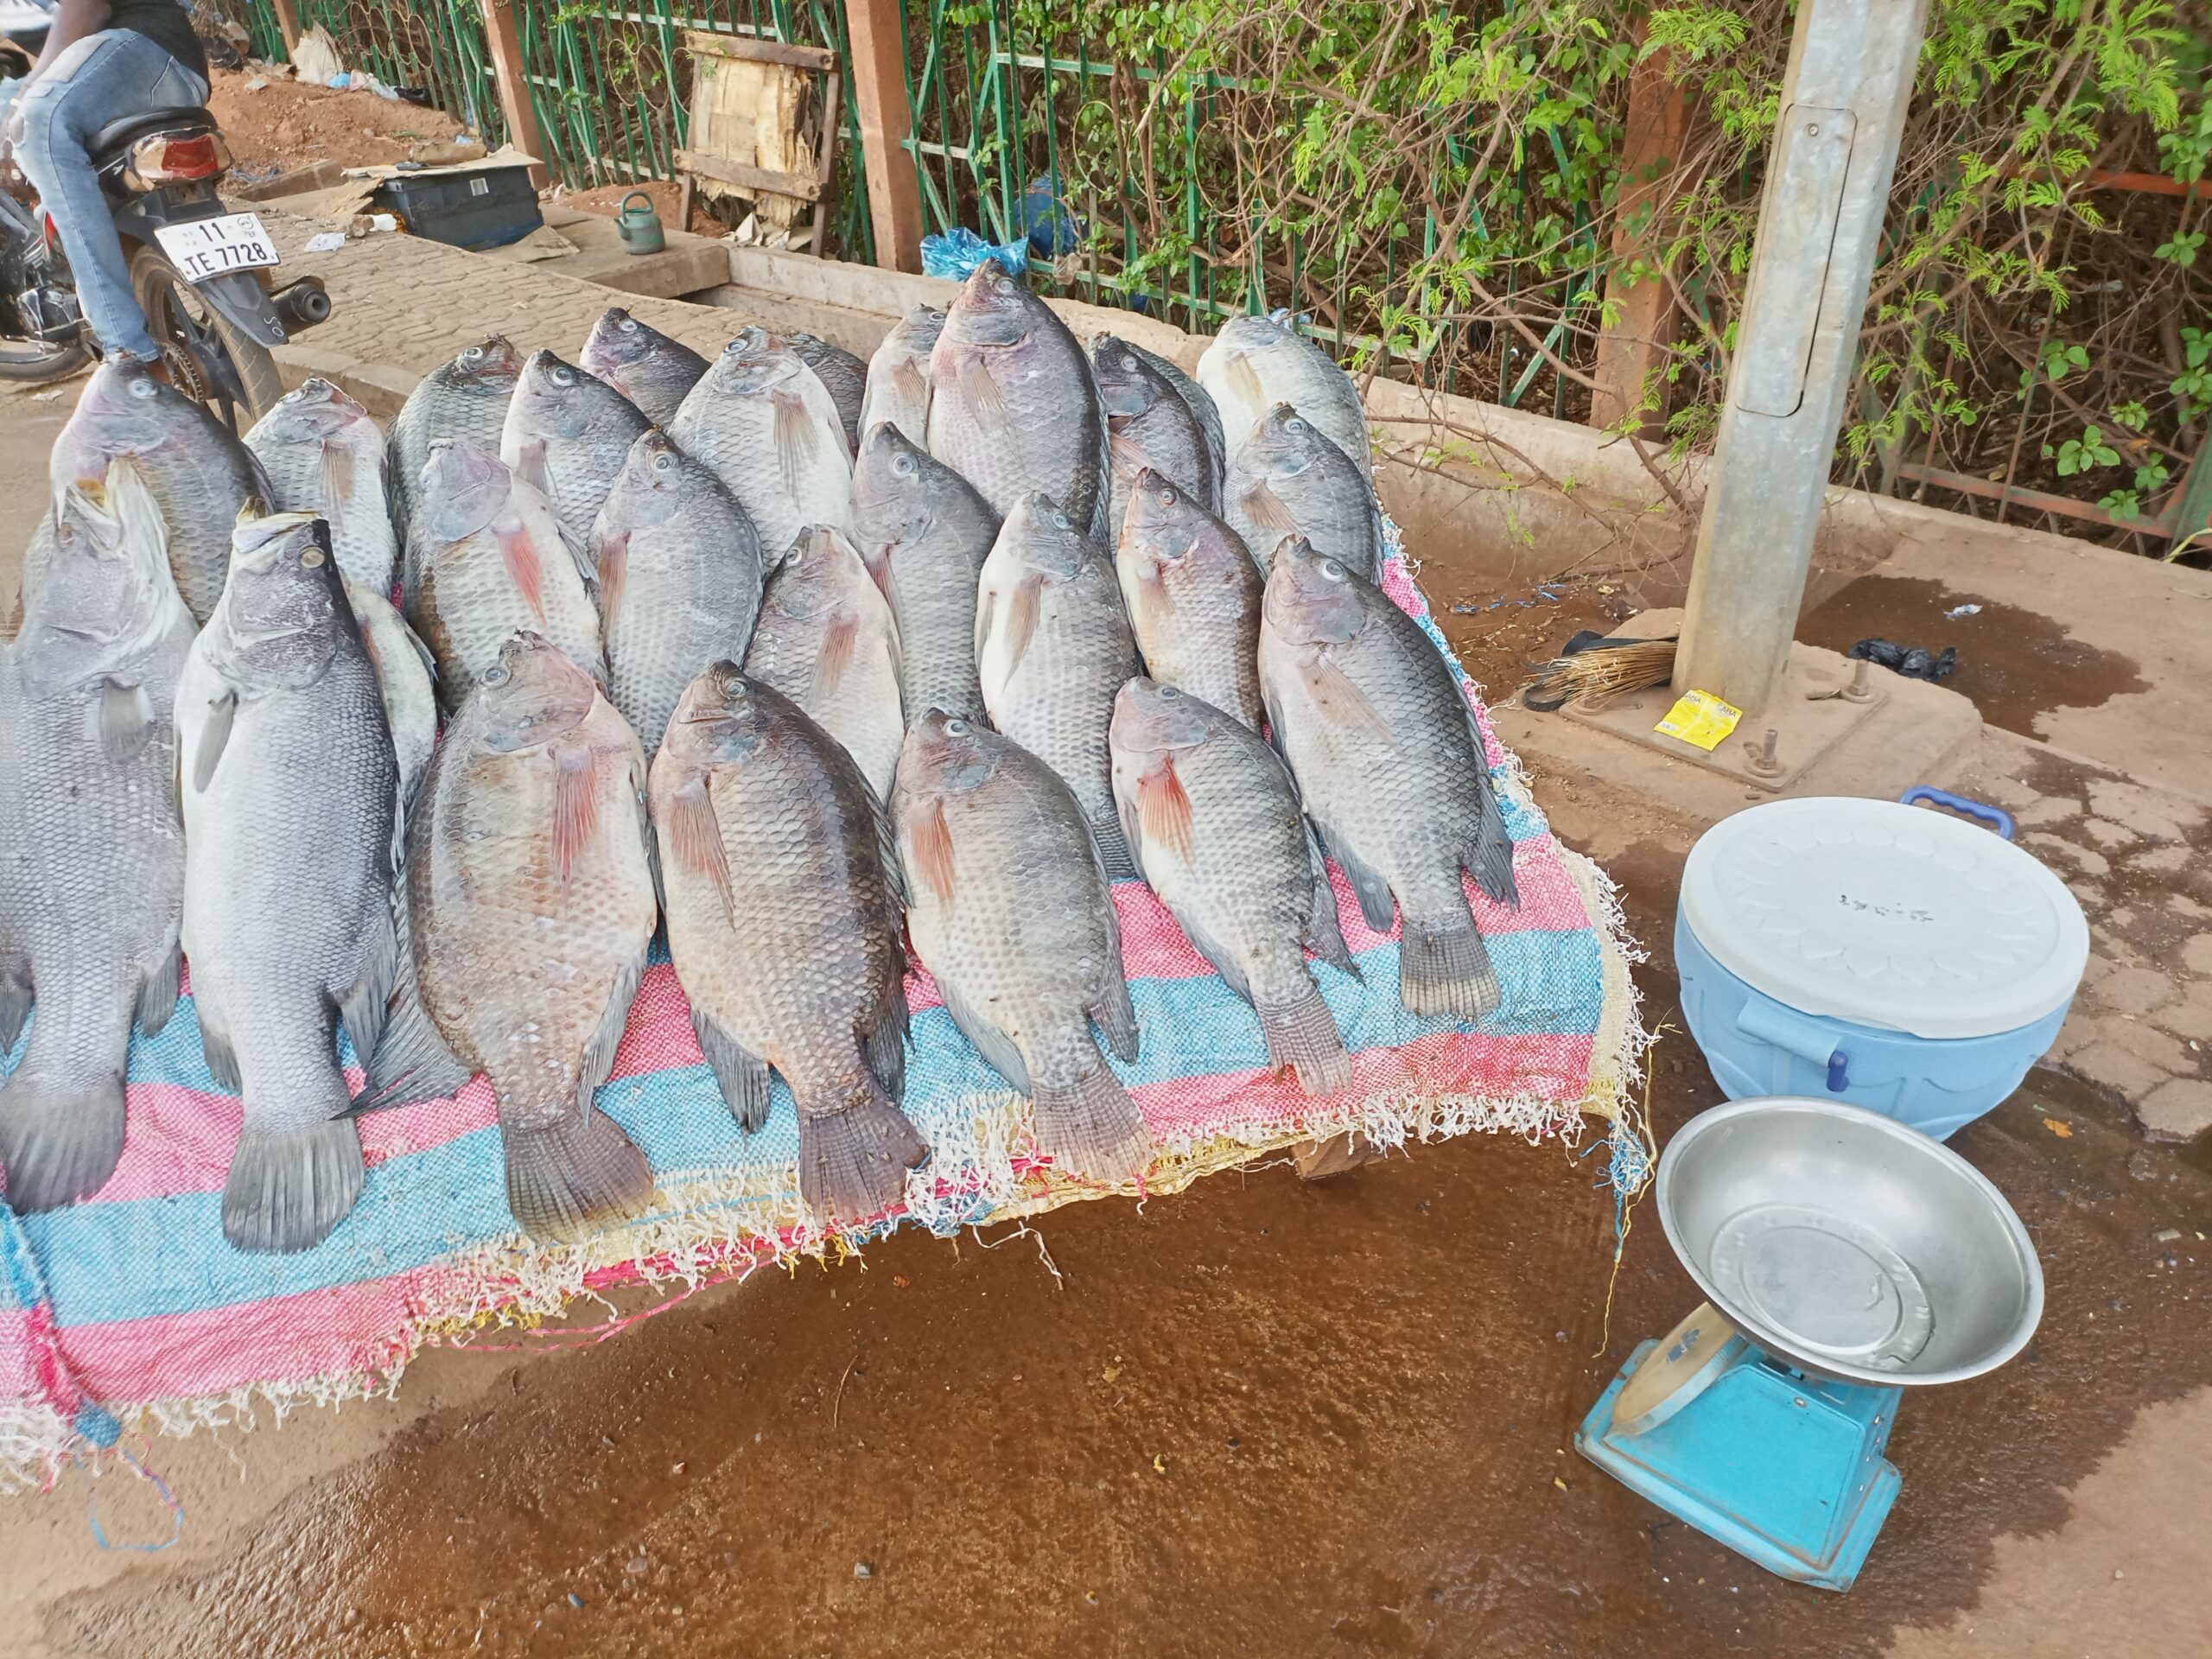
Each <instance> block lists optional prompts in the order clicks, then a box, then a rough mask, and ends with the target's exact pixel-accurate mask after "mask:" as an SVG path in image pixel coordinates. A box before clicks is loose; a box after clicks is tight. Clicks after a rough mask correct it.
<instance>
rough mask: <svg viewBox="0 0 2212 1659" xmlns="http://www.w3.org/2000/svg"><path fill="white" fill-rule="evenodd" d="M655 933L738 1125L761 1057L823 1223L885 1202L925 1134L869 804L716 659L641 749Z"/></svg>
mask: <svg viewBox="0 0 2212 1659" xmlns="http://www.w3.org/2000/svg"><path fill="white" fill-rule="evenodd" d="M652 817H653V825H654V829H655V832H656V833H657V834H658V837H659V841H660V868H661V872H662V880H663V884H664V887H665V890H666V893H667V901H668V903H667V908H668V946H669V952H670V954H671V956H672V957H674V958H675V961H676V974H677V979H678V980H680V981H681V982H682V983H683V994H684V995H685V996H686V997H688V998H689V999H690V1003H691V1024H692V1027H693V1029H694V1030H696V1032H697V1033H698V1035H699V1046H700V1048H701V1050H702V1052H704V1053H705V1055H706V1057H707V1059H708V1062H709V1065H712V1066H713V1067H714V1071H715V1079H716V1081H717V1082H719V1083H720V1084H721V1090H722V1098H723V1099H724V1100H726V1101H727V1102H728V1103H729V1109H730V1110H731V1111H732V1112H733V1113H734V1114H735V1115H736V1116H737V1119H738V1121H739V1122H741V1123H742V1124H743V1125H744V1126H745V1128H746V1129H747V1132H748V1133H749V1132H751V1131H753V1130H755V1129H758V1128H760V1126H761V1125H762V1124H763V1123H765V1122H766V1121H767V1116H768V1071H769V1068H770V1067H771V1066H772V1067H774V1068H775V1070H776V1071H779V1072H781V1073H782V1074H783V1077H784V1081H785V1083H786V1084H790V1085H791V1095H792V1097H793V1099H794V1100H795V1101H796V1103H797V1104H798V1148H799V1150H798V1185H799V1194H800V1196H801V1197H802V1198H804V1199H805V1201H806V1203H807V1205H808V1206H809V1207H810V1208H811V1209H812V1210H813V1211H815V1213H816V1214H817V1216H820V1217H823V1219H824V1220H825V1221H826V1220H830V1219H841V1220H843V1221H847V1222H855V1221H864V1220H866V1219H868V1217H872V1216H874V1215H877V1214H880V1212H881V1211H884V1210H886V1209H887V1208H889V1207H890V1206H891V1205H894V1204H896V1203H897V1202H898V1201H899V1198H900V1196H901V1195H902V1194H903V1193H904V1192H905V1190H906V1172H907V1171H908V1170H909V1169H912V1167H914V1166H916V1165H918V1164H919V1163H920V1162H921V1161H922V1160H924V1159H925V1158H926V1157H927V1156H928V1155H929V1148H928V1147H927V1146H926V1145H925V1144H924V1142H923V1141H922V1138H921V1136H920V1135H918V1134H916V1133H915V1131H914V1126H913V1125H912V1123H910V1122H907V1121H906V1114H905V1113H904V1112H902V1111H900V1110H899V1093H900V1090H901V1089H902V1087H903V1086H904V1084H905V1081H906V1048H905V1044H906V949H905V947H904V945H903V944H901V943H900V938H899V932H900V914H899V896H898V892H897V889H896V887H895V886H894V880H895V875H894V872H893V870H892V869H891V868H890V867H889V865H888V862H887V857H888V855H889V851H890V842H889V836H888V832H887V824H886V822H885V819H884V816H883V806H882V803H881V802H880V800H879V799H878V798H877V797H876V796H875V795H874V793H873V792H872V791H870V789H869V786H868V780H867V779H864V778H863V777H861V772H860V769H859V768H858V767H857V766H855V765H854V763H853V760H852V757H851V756H850V755H849V754H848V753H846V752H845V748H844V746H843V745H842V744H841V743H839V742H838V741H837V740H836V739H835V738H834V737H832V736H830V735H829V733H827V732H825V731H823V729H822V728H821V727H820V726H818V725H817V724H816V723H815V722H814V721H812V720H810V719H809V718H808V717H807V715H806V714H805V713H804V711H803V710H802V709H800V708H799V706H798V704H797V703H795V702H791V700H790V699H789V698H788V697H785V696H783V695H782V694H781V693H779V692H778V691H775V690H772V689H771V688H770V687H768V686H767V685H765V684H763V683H761V682H760V681H758V680H753V679H749V678H747V677H745V676H743V675H741V674H740V673H739V672H738V671H737V669H736V667H735V665H734V664H730V663H727V662H723V663H717V664H713V665H712V666H710V667H709V668H708V669H707V670H706V671H705V672H703V673H702V674H701V675H700V676H699V677H698V678H697V679H696V680H694V681H693V682H692V683H691V684H690V688H689V689H688V690H685V692H684V694H683V701H682V702H681V703H679V704H678V705H677V713H676V717H675V719H674V720H673V721H671V722H670V724H669V728H668V736H667V739H666V741H664V742H663V743H662V745H661V748H660V753H658V755H657V756H656V757H655V758H654V760H653V764H652Z"/></svg>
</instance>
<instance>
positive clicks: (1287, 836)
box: [1113, 679, 1359, 1095]
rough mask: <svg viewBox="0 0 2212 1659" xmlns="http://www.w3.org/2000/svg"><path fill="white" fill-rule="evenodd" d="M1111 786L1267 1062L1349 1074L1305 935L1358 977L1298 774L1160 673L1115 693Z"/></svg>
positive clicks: (1149, 866) (1309, 1083)
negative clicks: (1255, 1019)
mask: <svg viewBox="0 0 2212 1659" xmlns="http://www.w3.org/2000/svg"><path fill="white" fill-rule="evenodd" d="M1113 746H1114V799H1115V801H1116V804H1118V805H1119V806H1120V808H1121V810H1122V829H1123V830H1124V831H1125V832H1126V833H1127V835H1128V838H1129V846H1130V849H1132V850H1133V851H1134V852H1135V854H1136V855H1137V862H1138V864H1139V865H1140V866H1141V867H1142V868H1143V870H1144V877H1145V880H1147V881H1148V882H1149V883H1151V885H1152V890H1153V891H1154V893H1158V894H1159V895H1160V903H1162V904H1163V905H1166V906H1167V910H1168V913H1169V914H1170V915H1172V916H1173V917H1174V918H1175V920H1176V922H1177V923H1178V924H1179V925H1180V926H1181V927H1182V930H1183V931H1184V933H1185V936H1186V937H1187V938H1189V939H1190V941H1191V943H1192V944H1193V945H1194V946H1196V947H1197V949H1198V954H1199V955H1200V956H1202V957H1205V959H1206V960H1207V961H1208V962H1210V963H1212V964H1213V965H1214V969H1215V971H1216V972H1217V973H1218V974H1220V976H1222V978H1223V979H1224V981H1226V982H1228V985H1229V988H1230V989H1231V990H1233V991H1235V992H1236V995H1239V996H1241V997H1243V999H1244V1000H1245V1001H1247V1002H1249V1003H1250V1004H1251V1005H1252V1008H1253V1012H1255V1014H1258V1015H1259V1016H1260V1030H1261V1033H1262V1035H1263V1036H1264V1037H1265V1038H1266V1039H1267V1045H1268V1064H1269V1065H1273V1066H1274V1067H1276V1068H1278V1069H1289V1070H1293V1071H1296V1072H1297V1074H1298V1082H1299V1086H1300V1088H1302V1089H1304V1090H1306V1093H1307V1094H1309V1095H1331V1094H1335V1093H1337V1092H1338V1090H1343V1089H1346V1088H1349V1087H1350V1086H1351V1061H1350V1059H1349V1058H1346V1056H1345V1054H1344V1038H1343V1036H1342V1035H1341V1033H1338V1029H1337V1021H1336V1016H1335V1015H1333V1014H1331V1013H1330V1012H1329V1005H1328V1004H1327V1003H1326V1002H1325V1001H1322V1000H1321V992H1320V988H1319V986H1317V985H1316V984H1315V983H1314V982H1313V970H1312V969H1309V968H1307V966H1306V949H1307V947H1309V946H1310V947H1311V948H1312V949H1313V953H1314V954H1315V955H1316V956H1318V957H1320V958H1321V959H1322V960H1323V961H1325V962H1327V963H1332V965H1334V966H1336V967H1338V968H1340V969H1343V970H1344V972H1346V973H1348V974H1351V975H1352V976H1355V977H1357V976H1358V973H1359V969H1358V968H1357V966H1356V965H1354V963H1353V962H1352V959H1351V955H1350V953H1349V952H1348V951H1346V950H1345V949H1344V932H1343V930H1342V929H1341V928H1340V927H1339V926H1338V922H1337V899H1336V893H1335V892H1334V890H1333V889H1332V888H1331V887H1330V886H1329V874H1328V870H1327V868H1325V866H1324V865H1323V864H1322V862H1321V854H1320V849H1319V848H1318V847H1316V846H1315V845H1314V844H1313V832H1312V831H1311V830H1309V829H1307V828H1306V817H1305V814H1304V813H1303V812H1301V811H1300V809H1299V804H1298V790H1297V786H1296V785H1294V784H1293V783H1292V782H1291V779H1290V773H1289V772H1287V771H1285V770H1284V768H1283V764H1282V761H1281V759H1280V758H1279V757H1278V756H1277V755H1276V753H1275V752H1274V750H1273V749H1271V748H1269V747H1268V746H1267V744H1266V742H1264V741H1262V739H1261V737H1260V736H1259V734H1257V733H1256V732H1255V731H1253V730H1252V729H1251V728H1249V727H1248V726H1247V725H1245V724H1244V722H1243V721H1241V720H1238V719H1237V718H1236V716H1235V715H1230V714H1227V713H1224V711H1223V710H1221V709H1217V708H1215V707H1213V706H1212V705H1211V704H1210V703H1207V702H1201V701H1200V700H1199V699H1198V698H1196V697H1192V696H1185V695H1184V694H1183V693H1182V692H1180V691H1179V690H1176V689H1175V688H1174V687H1173V686H1172V685H1161V684H1159V683H1156V682H1154V681H1152V680H1148V679H1135V680H1131V681H1130V682H1129V683H1128V684H1127V685H1125V686H1123V687H1122V690H1121V693H1120V695H1119V696H1116V698H1115V699H1114V729H1113Z"/></svg>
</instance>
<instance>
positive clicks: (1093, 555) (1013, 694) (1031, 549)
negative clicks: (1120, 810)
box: [976, 494, 1143, 880]
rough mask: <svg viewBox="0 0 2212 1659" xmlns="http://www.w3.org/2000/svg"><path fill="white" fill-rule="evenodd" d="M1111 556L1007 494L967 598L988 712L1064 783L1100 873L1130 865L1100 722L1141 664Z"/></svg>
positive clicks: (1036, 503) (1119, 872)
mask: <svg viewBox="0 0 2212 1659" xmlns="http://www.w3.org/2000/svg"><path fill="white" fill-rule="evenodd" d="M1142 667H1143V664H1141V662H1140V661H1139V659H1138V657H1137V647H1136V641H1135V638H1134V637H1132V635H1131V634H1130V632H1129V619H1128V614H1127V613H1125V612H1124V611H1123V609H1122V594H1121V588H1120V586H1119V582H1118V579H1117V578H1116V575H1115V572H1114V566H1113V563H1112V561H1111V560H1109V558H1108V557H1107V556H1106V555H1105V554H1103V553H1102V552H1100V551H1099V550H1098V549H1097V548H1096V547H1095V546H1094V545H1092V543H1091V542H1090V539H1089V538H1088V537H1085V536H1084V534H1083V533H1082V532H1081V531H1078V530H1077V528H1076V527H1075V524H1073V523H1072V522H1071V519H1070V518H1069V515H1068V514H1066V513H1065V512H1061V511H1060V510H1059V508H1058V507H1057V506H1055V505H1053V504H1052V499H1050V498H1049V497H1047V496H1044V495H1038V494H1032V495H1029V496H1027V497H1025V498H1023V499H1021V500H1020V501H1019V502H1017V503H1016V504H1015V505H1014V511H1013V512H1011V513H1009V514H1008V515H1007V521H1006V523H1005V524H1004V525H1003V526H1001V529H1000V531H999V534H998V539H997V540H996V541H995V542H994V543H992V544H991V551H990V555H989V556H988V557H987V558H986V559H985V560H984V561H983V570H982V580H981V582H980V584H979V586H978V589H977V594H976V677H977V679H978V680H979V681H980V682H981V683H982V689H983V706H984V707H985V708H986V709H988V710H989V711H990V715H991V723H992V724H993V725H994V726H995V727H997V728H998V729H999V730H1000V731H1001V732H1003V733H1005V734H1006V735H1007V736H1008V737H1010V738H1012V739H1013V740H1014V741H1015V742H1017V743H1019V744H1020V745H1021V746H1022V747H1025V748H1027V749H1028V750H1029V751H1030V752H1031V753H1033V754H1034V755H1036V756H1037V757H1038V758H1039V760H1042V761H1044V763H1045V764H1046V766H1050V767H1052V770H1053V771H1054V772H1058V774H1059V775H1060V777H1061V778H1062V779H1064V780H1065V782H1066V784H1067V785H1068V787H1069V788H1070V789H1071V790H1073V791H1075V798H1076V799H1077V801H1078V802H1079V803H1081V804H1082V807H1083V813H1084V817H1085V818H1087V819H1088V820H1089V821H1090V829H1091V833H1092V834H1093V835H1094V836H1096V837H1097V839H1098V848H1099V852H1100V855H1102V856H1103V858H1104V860H1105V864H1106V873H1107V874H1108V875H1109V876H1111V877H1113V878H1115V879H1116V880H1119V879H1121V878H1122V877H1126V876H1132V875H1135V873H1136V872H1135V869H1134V868H1133V867H1132V866H1131V865H1130V863H1129V853H1128V847H1127V846H1126V845H1124V844H1123V842H1122V823H1121V818H1120V817H1119V816H1118V815H1117V814H1116V812H1115V810H1114V777H1113V772H1114V769H1113V763H1112V761H1111V760H1109V758H1108V755H1107V753H1106V727H1107V724H1108V722H1109V721H1111V720H1112V719H1113V716H1114V694H1115V693H1116V691H1118V690H1121V689H1122V683H1123V682H1124V681H1126V680H1127V679H1128V677H1130V676H1131V675H1133V674H1136V673H1139V672H1141V670H1142Z"/></svg>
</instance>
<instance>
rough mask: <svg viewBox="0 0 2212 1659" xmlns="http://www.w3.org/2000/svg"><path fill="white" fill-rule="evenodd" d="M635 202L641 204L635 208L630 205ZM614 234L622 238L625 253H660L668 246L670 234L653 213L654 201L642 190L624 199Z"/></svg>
mask: <svg viewBox="0 0 2212 1659" xmlns="http://www.w3.org/2000/svg"><path fill="white" fill-rule="evenodd" d="M633 201H634V202H636V203H638V204H639V205H638V206H637V207H632V206H631V205H630V204H631V203H632V202H633ZM614 233H615V234H616V235H617V236H619V237H620V238H622V251H623V252H625V253H658V252H660V251H662V250H663V249H664V248H666V247H667V246H668V233H667V232H665V231H664V230H663V229H662V228H661V223H660V215H659V214H658V213H655V212H654V211H653V199H652V197H651V196H649V195H647V194H645V192H644V191H642V190H632V192H631V193H630V194H628V195H626V196H625V197H623V198H622V202H621V205H620V207H617V208H616V209H615V213H614Z"/></svg>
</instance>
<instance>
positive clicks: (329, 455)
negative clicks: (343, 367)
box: [245, 375, 399, 594]
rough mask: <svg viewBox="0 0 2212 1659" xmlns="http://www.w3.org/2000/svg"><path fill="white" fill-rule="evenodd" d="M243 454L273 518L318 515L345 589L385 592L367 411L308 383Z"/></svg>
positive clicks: (389, 538)
mask: <svg viewBox="0 0 2212 1659" xmlns="http://www.w3.org/2000/svg"><path fill="white" fill-rule="evenodd" d="M245 447H246V448H248V449H250V450H251V451H252V452H253V454H254V458H255V459H256V460H257V461H260V463H261V469H262V471H263V472H264V473H266V474H268V476H269V482H270V487H271V488H273V489H274V490H275V491H276V492H277V498H276V499H275V500H274V501H272V502H271V503H270V505H271V506H273V507H274V508H275V509H276V510H277V512H319V513H321V515H322V516H323V517H324V518H327V519H328V520H329V521H330V543H331V546H332V548H333V549H334V550H335V551H336V553H337V555H338V568H339V569H340V570H341V571H343V572H344V573H345V575H346V580H347V581H348V582H359V584H360V585H361V586H362V587H364V588H367V589H369V590H370V591H371V592H372V593H377V594H389V593H390V592H391V577H392V566H393V564H394V563H395V562H396V561H397V558H398V556H399V543H398V539H397V537H395V536H394V535H393V533H392V524H391V501H390V500H389V499H387V497H386V495H385V436H384V434H383V433H382V432H380V431H378V429H377V423H375V422H374V421H372V420H371V419H370V418H369V411H368V410H365V409H364V408H362V407H361V406H360V404H357V403H355V402H354V401H353V399H352V398H351V397H347V396H346V394H345V393H344V392H342V391H340V390H339V389H338V388H337V387H336V386H334V385H331V384H330V382H329V381H327V380H325V379H323V378H321V376H319V375H315V376H310V377H309V378H307V379H306V380H303V381H302V382H301V383H300V385H299V386H298V387H297V388H296V389H295V390H294V391H288V392H286V393H285V394H284V395H283V397H281V398H279V399H278V400H277V405H276V407H275V408H273V409H271V410H270V411H269V412H268V413H267V414H266V415H264V416H262V417H261V418H260V419H259V420H257V421H256V422H255V423H253V426H252V429H251V430H250V431H248V432H247V433H246V435H245Z"/></svg>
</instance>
